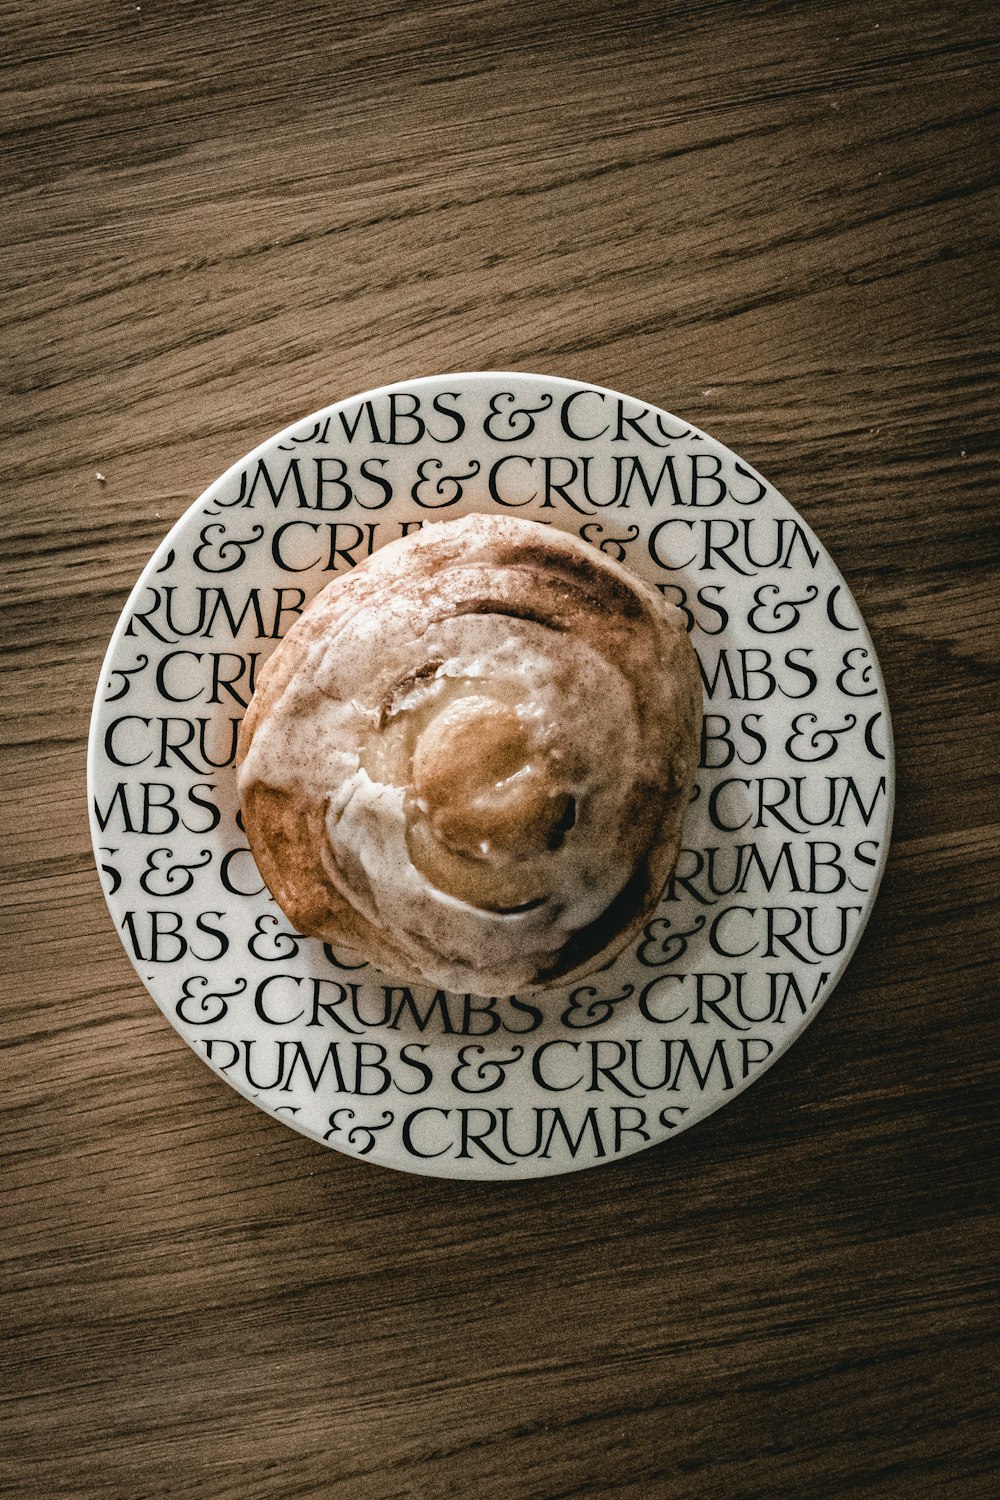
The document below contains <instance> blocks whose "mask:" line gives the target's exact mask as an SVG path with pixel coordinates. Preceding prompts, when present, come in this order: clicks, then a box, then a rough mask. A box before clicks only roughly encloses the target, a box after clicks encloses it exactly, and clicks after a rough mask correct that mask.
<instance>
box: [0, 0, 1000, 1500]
mask: <svg viewBox="0 0 1000 1500" xmlns="http://www.w3.org/2000/svg"><path fill="white" fill-rule="evenodd" d="M5 19H6V23H7V24H6V25H5V28H4V29H5V32H6V33H7V47H6V49H5V52H6V56H5V61H4V64H3V72H4V85H5V88H4V106H3V109H4V119H3V134H4V147H5V149H4V153H3V163H2V167H0V172H2V175H3V189H4V214H3V236H4V240H5V248H4V253H3V260H2V265H0V285H2V287H3V297H2V303H0V322H2V325H3V328H2V341H3V349H4V354H5V360H4V366H5V370H6V375H5V387H6V388H5V393H4V399H3V423H2V429H3V439H2V449H0V451H2V472H3V476H4V485H5V501H4V513H3V515H4V519H3V530H4V540H5V543H6V547H5V557H6V560H5V571H4V575H3V592H2V596H0V607H2V621H3V627H2V628H3V642H4V646H5V655H6V670H5V674H4V675H5V686H6V713H5V717H4V728H3V737H4V744H3V772H2V783H0V787H2V789H0V798H2V807H3V813H4V842H5V852H6V858H5V862H4V864H5V877H6V891H5V899H4V906H3V922H4V931H5V960H4V967H5V970H6V973H7V975H8V980H7V984H6V986H5V993H4V999H3V1043H4V1062H5V1069H4V1084H3V1091H2V1096H0V1108H2V1110H3V1148H4V1152H5V1164H4V1177H3V1183H4V1192H3V1195H2V1203H3V1214H4V1230H3V1237H2V1242H0V1243H2V1255H3V1262H4V1292H5V1295H4V1299H3V1306H4V1318H5V1324H6V1346H5V1358H4V1372H5V1373H4V1388H3V1401H2V1405H0V1424H2V1434H0V1437H2V1440H0V1452H2V1454H3V1457H2V1459H0V1494H3V1495H4V1496H10V1497H15V1500H22V1497H33V1496H44V1497H49V1496H95V1497H120V1500H138V1497H144V1496H149V1497H160V1496H181V1495H184V1496H199V1497H202V1496H203V1497H208V1500H230V1497H231V1500H237V1497H239V1500H254V1497H267V1500H271V1497H273V1500H288V1497H291V1496H310V1497H311V1496H316V1497H332V1500H357V1497H361V1500H369V1497H370V1500H394V1497H404V1496H405V1497H421V1500H424V1497H427V1500H436V1497H463V1500H464V1497H471V1496H476V1497H479V1496H482V1497H486V1500H528V1497H537V1500H555V1497H576V1496H608V1497H611V1496H614V1497H617V1500H646V1497H650V1496H657V1497H658V1496H665V1497H678V1500H709V1497H711V1500H729V1497H744V1496H745V1497H755V1496H768V1497H770V1500H798V1497H801V1496H803V1495H809V1496H812V1497H817V1500H818V1497H824V1496H837V1497H840V1496H844V1497H848V1496H850V1497H859V1500H860V1497H895V1496H907V1497H924V1496H941V1497H948V1500H952V1497H962V1500H964V1497H984V1500H985V1497H992V1496H993V1495H995V1494H996V1492H997V1477H996V1459H997V1454H996V1446H997V1445H996V1431H997V1415H998V1414H997V1409H996V1407H997V1403H996V1377H997V1371H996V1361H995V1348H996V1345H995V1343H994V1342H992V1341H991V1340H992V1339H994V1338H995V1332H996V1320H995V1308H996V1230H997V1222H996V1203H995V1186H996V1184H995V1177H994V1174H993V1171H992V1166H991V1161H990V1153H991V1148H990V1143H989V1139H988V1131H989V1128H990V1125H991V1114H992V1100H993V1097H994V1093H995V1088H996V1072H997V1070H996V1066H995V1063H994V1060H993V1059H994V1055H995V1042H996V1024H995V1006H996V993H997V961H998V957H1000V951H998V950H1000V941H998V938H1000V917H998V908H997V889H998V879H1000V871H998V855H997V848H998V838H997V834H998V825H1000V805H998V793H997V771H996V765H997V756H996V742H997V740H996V737H997V732H998V721H997V701H996V683H997V677H998V657H1000V620H998V607H997V594H996V573H995V569H996V563H997V551H998V547H997V540H998V538H997V524H996V468H995V463H996V432H995V416H994V413H995V391H996V374H997V363H998V345H997V334H998V319H997V300H996V292H995V278H996V273H995V265H993V263H992V260H991V257H992V255H993V252H994V251H995V248H996V243H995V241H996V223H997V200H998V197H1000V192H998V183H997V178H996V175H995V169H994V166H993V162H994V160H995V144H996V132H995V127H994V121H995V114H996V109H997V89H996V71H995V70H996V62H997V51H998V47H997V43H996V34H995V28H994V23H993V20H992V18H991V16H990V15H989V13H988V7H986V6H984V5H981V4H946V3H943V0H917V3H905V4H904V3H893V4H886V5H874V6H872V5H868V4H862V3H861V0H833V3H831V4H829V5H800V6H791V5H786V4H778V3H768V0H751V3H747V4H739V5H737V4H731V5H730V4H722V3H718V0H691V3H687V4H683V3H679V4H674V5H666V4H664V5H660V4H649V3H643V0H636V3H635V4H632V5H629V6H624V5H615V4H609V3H607V0H603V3H600V4H598V3H596V0H573V3H571V4H567V3H555V0H536V3H534V4H532V5H531V6H527V7H524V8H513V7H509V6H506V5H501V4H498V3H492V0H486V3H482V4H472V3H469V0H451V3H449V0H433V3H418V4H410V5H405V4H402V3H401V0H362V3H360V4H354V5H352V6H350V7H348V6H346V5H339V4H333V5H328V6H323V5H318V4H310V3H308V0H305V3H298V4H295V5H290V4H285V3H282V0H277V3H275V0H270V3H267V4H264V3H261V0H241V3H236V0H220V3H217V4H207V5H199V6H197V7H195V6H177V5H169V4H165V3H160V0H143V3H142V4H141V6H140V5H137V4H134V3H124V4H114V5H111V6H95V5H93V4H90V3H87V4H85V3H83V0H59V3H53V0H43V3H41V4H36V5H32V6H27V5H23V4H12V5H9V6H8V7H7V14H6V17H5ZM481 368H501V369H504V368H506V369H511V368H526V369H532V370H540V371H544V372H552V373H557V374H565V375H571V376H575V377H577V378H581V379H585V380H587V381H591V382H596V383H601V384H604V385H609V386H612V387H615V388H618V389H621V390H625V391H629V392H632V393H634V394H636V395H640V396H642V397H644V398H646V399H648V400H650V401H652V402H655V403H657V404H659V405H662V406H665V407H667V408H668V409H670V410H674V411H677V412H680V413H683V415H684V416H685V417H687V418H689V419H691V420H692V421H694V422H696V423H698V424H700V425H702V426H704V427H705V428H707V429H708V430H709V431H710V432H712V433H713V434H714V435H715V436H717V437H719V438H720V439H722V440H723V441H724V442H726V443H727V444H729V445H730V446H731V447H733V448H734V449H735V450H736V451H737V452H739V453H740V454H742V455H743V456H745V457H746V458H747V459H749V460H750V461H751V462H753V463H755V464H756V465H757V467H758V468H760V469H762V470H763V472H764V473H765V474H767V476H768V477H769V479H771V481H772V482H773V483H774V484H776V485H777V487H778V488H779V489H781V490H782V491H783V492H784V493H785V494H787V495H788V496H789V498H790V499H791V500H792V501H793V503H794V504H796V505H797V506H798V507H799V509H800V510H801V511H802V512H803V514H804V515H805V516H806V517H807V519H808V520H809V521H810V523H811V524H812V525H813V526H814V527H815V529H816V530H817V532H818V533H819V534H820V536H821V537H822V539H823V540H824V542H825V543H826V544H827V545H828V547H829V548H830V550H831V552H832V553H833V555H834V557H835V558H836V559H837V561H838V562H839V564H840V566H841V568H842V569H843V571H844V572H845V574H846V576H847V579H848V581H849V583H850V585H851V587H852V588H853V590H854V591H855V593H856V595H857V597H858V599H859V602H860V603H861V606H862V608H863V609H864V611H865V613H866V615H867V618H868V621H869V624H870V626H871V629H872V632H873V635H874V638H875V641H876V644H877V647H878V649H879V652H880V655H881V659H882V664H883V669H884V672H885V676H886V679H887V683H888V690H889V695H890V702H891V703H892V705H893V709H894V714H895V729H896V737H897V749H898V760H899V767H898V801H897V820H896V838H895V845H894V852H893V854H892V856H891V859H890V864H889V870H888V874H887V877H886V881H885V884H884V886H883V891H882V894H881V896H880V899H879V903H878V905H877V908H876V911H875V915H874V918H873V920H872V922H871V925H870V927H869V929H868V931H867V933H866V936H865V938H864V939H863V941H862V944H861V947H860V949H859V951H858V953H857V955H856V957H855V959H854V961H853V963H852V965H851V968H850V970H849V972H848V974H847V976H846V978H845V979H844V981H843V982H842V984H841V985H840V987H839V989H838V992H837V994H836V996H835V998H834V999H833V1001H832V1002H831V1003H830V1004H829V1005H828V1006H827V1008H826V1009H825V1011H824V1013H823V1015H822V1016H821V1017H820V1018H819V1019H818V1020H817V1022H816V1023H815V1024H814V1025H813V1026H812V1027H811V1028H810V1029H809V1031H808V1032H807V1033H806V1034H805V1036H804V1037H803V1038H802V1039H801V1040H800V1041H799V1042H798V1043H797V1045H796V1046H795V1048H794V1049H793V1051H792V1052H791V1053H790V1054H789V1056H788V1057H787V1058H786V1059H785V1060H783V1061H782V1062H781V1063H780V1064H779V1066H778V1067H777V1068H775V1070H774V1071H773V1072H772V1073H770V1074H768V1075H767V1077H766V1078H764V1079H763V1080H762V1081H761V1082H759V1083H758V1084H757V1086H756V1087H755V1088H754V1089H752V1090H751V1091H750V1092H749V1093H748V1094H746V1095H744V1096H743V1097H741V1098H739V1099H737V1100H736V1101H735V1102H734V1103H733V1104H732V1105H730V1106H729V1107H728V1108H727V1109H725V1110H724V1111H722V1112H721V1113H720V1114H718V1115H717V1116H714V1117H713V1118H712V1119H710V1120H708V1121H707V1122H706V1123H704V1124H702V1125H701V1126H699V1127H698V1128H697V1129H696V1130H694V1131H693V1132H691V1133H690V1134H688V1135H685V1136H683V1137H681V1138H680V1139H679V1140H677V1141H676V1142H673V1143H671V1144H670V1145H668V1146H665V1147H663V1148H660V1149H656V1150H653V1151H649V1152H646V1153H644V1154H642V1155H640V1156H639V1157H635V1158H632V1159H630V1160H626V1161H624V1162H622V1163H620V1164H618V1165H615V1166H612V1167H607V1168H604V1169H602V1170H600V1171H593V1172H588V1173H585V1174H582V1175H580V1176H577V1177H568V1178H559V1179H554V1180H549V1181H540V1182H537V1183H527V1184H521V1185H513V1184H508V1185H503V1186H499V1187H495V1186H489V1185H485V1184H463V1183H456V1182H437V1181H433V1180H427V1179H417V1178H407V1177H403V1176H399V1175H396V1174H394V1173H391V1172H387V1171H380V1170H378V1169H376V1168H373V1167H370V1166H367V1165H364V1164H357V1163H354V1162H352V1161H349V1160H347V1159H345V1158H342V1157H339V1156H337V1155H336V1154H335V1153H332V1152H326V1151H323V1150H322V1149H321V1148H320V1147H318V1146H315V1145H313V1144H312V1143H310V1142H309V1141H307V1140H305V1139H303V1138H300V1137H298V1136H296V1135H295V1134H293V1133H292V1132H290V1131H288V1130H286V1129H285V1128H284V1127H283V1126H281V1125H280V1124H279V1123H278V1122H277V1121H275V1120H273V1119H271V1118H268V1117H266V1116H264V1115H263V1114H261V1113H259V1112H257V1111H255V1110H253V1109H251V1108H249V1107H248V1106H247V1105H246V1104H245V1103H243V1102H242V1101H241V1100H240V1099H239V1098H237V1096H236V1095H235V1094H234V1093H232V1092H231V1091H229V1090H227V1089H225V1088H223V1087H221V1086H220V1084H219V1083H218V1082H217V1081H216V1079H215V1078H213V1077H212V1076H211V1074H210V1073H209V1072H208V1070H207V1069H205V1068H204V1067H203V1066H202V1064H201V1063H200V1062H198V1061H197V1060H196V1058H195V1057H194V1056H193V1055H192V1054H191V1053H190V1052H188V1051H187V1049H186V1048H185V1047H184V1046H183V1044H182V1043H181V1042H180V1040H179V1038H178V1037H177V1036H176V1035H175V1034H174V1033H173V1031H172V1030H171V1029H170V1027H169V1026H168V1025H167V1023H166V1022H165V1021H164V1020H163V1019H162V1018H161V1017H160V1016H159V1014H158V1012H157V1011H156V1010H155V1008H154V1006H153V1005H152V1003H151V1001H150V1000H149V999H148V997H147V996H146V993H145V991H144V990H143V989H142V988H141V986H140V985H139V983H138V981H137V980H136V979H135V977H134V976H133V975H132V973H131V970H130V969H129V966H128V964H127V962H126V959H125V955H124V953H123V951H122V949H121V946H120V944H119V941H118V939H117V936H116V934H115V932H114V929H113V927H112V925H111V923H110V921H109V919H108V916H107V914H106V910H105V907H104V902H103V899H102V896H101V892H100V888H99V885H98V880H97V876H96V873H95V870H94V868H93V863H92V859H91V856H90V852H89V839H88V833H87V825H86V808H85V799H84V745H85V736H86V730H87V722H88V717H89V710H90V702H91V697H92V692H93V688H94V684H95V681H96V677H97V673H98V669H99V665H100V660H101V657H102V654H103V651H104V647H105V645H106V642H107V639H108V637H109V635H110V632H111V629H112V627H113V624H114V622H115V619H116V617H117V615H118V612H119V610H120V609H121V606H122V604H123V603H124V600H125V598H126V596H127V593H128V591H129V588H130V587H131V584H132V582H133V581H134V579H135V577H136V576H137V574H138V572H139V571H140V569H141V567H142V565H143V563H144V562H145V560H146V558H147V557H148V555H149V554H150V552H151V551H152V549H153V547H154V545H155V544H156V542H157V541H158V540H159V539H160V537H161V536H162V535H163V534H164V532H165V531H166V530H167V528H168V526H169V525H170V524H171V523H172V522H173V521H174V520H175V519H176V517H177V516H179V515H180V514H181V512H182V511H183V510H184V509H185V508H186V507H187V505H188V504H189V503H190V502H191V501H192V500H193V498H194V497H195V496H196V495H197V494H198V493H199V492H200V491H201V490H202V489H203V488H204V487H205V486H206V485H207V484H208V483H209V482H210V481H211V480H212V479H214V478H215V477H216V475H217V474H218V473H220V472H221V471H222V470H223V469H224V468H225V467H227V466H228V464H229V463H230V462H232V461H233V459H235V458H237V457H239V456H240V455H241V454H243V453H244V452H246V451H247V450H248V449H249V448H251V447H252V446H254V445H255V444H256V443H257V442H259V441H260V440H262V439H263V438H264V437H266V436H268V435H269V434H270V433H271V432H273V431H276V430H277V429H278V428H279V427H281V426H283V425H285V423H287V422H288V421H290V420H292V419H294V418H296V417H298V416H301V415H304V414H305V413H307V412H309V411H312V410H314V409H315V408H317V407H319V406H322V405H324V404H326V403H328V402H331V401H333V400H336V399H338V398H340V397H343V396H346V395H349V394H351V393H353V392H355V391H359V390H363V389H365V388H368V387H371V386H374V385H378V384H381V383H383V382H385V381H389V380H393V379H399V378H404V377H408V376H411V375H417V374H423V373H428V372H433V371H436V370H447V369H481ZM98 472H99V473H100V474H102V475H104V476H105V478H104V480H103V481H102V480H100V479H99V478H98V477H97V475H98Z"/></svg>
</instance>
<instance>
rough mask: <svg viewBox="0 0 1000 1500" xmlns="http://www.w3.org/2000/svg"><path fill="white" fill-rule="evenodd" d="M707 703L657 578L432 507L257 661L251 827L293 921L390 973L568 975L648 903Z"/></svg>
mask: <svg viewBox="0 0 1000 1500" xmlns="http://www.w3.org/2000/svg"><path fill="white" fill-rule="evenodd" d="M700 723H701V687H700V681H699V676H698V668H697V661H696V658H695V654H694V650H693V648H692V646H691V644H690V642H689V640H688V637H687V633H686V631H685V628H684V622H683V618H682V616H681V614H680V612H679V611H678V610H677V609H675V608H674V606H673V605H671V604H668V603H666V602H665V601H664V600H663V599H662V597H661V596H660V595H659V594H658V593H657V592H656V591H655V590H654V589H652V588H650V587H649V586H648V585H646V584H644V583H642V582H640V581H639V580H637V579H636V578H634V577H633V576H632V575H631V574H629V573H628V572H626V570H625V569H624V568H623V567H621V566H620V564H618V563H616V562H613V561H612V560H611V559H610V558H608V557H607V556H605V555H604V554H603V553H601V552H599V551H597V550H596V549H594V548H593V547H591V546H590V545H588V544H587V543H586V542H583V541H580V540H579V539H578V538H576V537H574V536H569V535H566V534H565V533H563V532H560V531H556V530H554V529H553V528H551V527H549V526H545V525H542V524H540V523H538V522H535V521H524V520H520V519H516V518H513V517H506V516H493V515H471V516H467V517H465V518H464V519H462V520H458V521H449V522H444V523H437V524H432V525H429V526H426V527H425V528H423V529H422V530H420V531H419V532H416V533H414V534H411V535H410V536H408V537H406V538H405V539H404V540H403V541H399V542H394V543H391V544H389V545H388V546H386V547H383V548H382V549H381V551H379V552H376V553H375V554H374V555H373V556H372V557H371V558H369V559H367V561H365V562H364V563H363V564H361V565H360V566H358V567H357V568H355V569H354V570H353V571H352V572H350V573H346V574H344V575H343V576H341V577H339V578H336V579H334V581H333V582H332V583H330V584H329V585H328V586H327V587H326V588H325V589H324V590H323V591H322V592H321V593H320V594H319V595H318V596H317V597H316V598H315V599H314V600H313V602H312V604H311V605H310V606H309V607H308V609H307V610H306V611H305V612H304V614H303V615H302V616H301V618H300V619H299V620H298V621H297V622H296V624H295V625H294V627H293V628H292V629H291V630H290V631H289V633H288V635H287V636H286V637H285V639H284V640H283V641H282V642H281V644H280V645H279V647H278V649H277V650H276V651H275V653H274V655H273V656H272V657H271V658H270V660H269V661H268V663H267V665H266V666H265V668H264V670H263V671H262V673H261V675H260V679H259V685H258V688H257V691H256V693H255V695H254V698H253V700H252V702H251V704H250V707H249V709H248V711H247V714H246V717H245V719H244V721H243V725H242V729H241V732H240V740H239V750H238V760H239V762H240V772H239V786H240V793H241V797H242V802H243V819H244V823H245V826H246V831H247V837H248V839H249V842H250V847H251V849H252V851H253V854H254V857H255V859H256V861H257V865H258V867H259V869H260V872H261V875H262V876H263V878H264V880H265V881H266V882H267V884H268V886H269V887H270V889H271V892H272V893H273V895H274V897H275V899H276V900H277V902H278V904H279V906H280V907H281V908H282V910H283V911H284V912H285V914H286V916H287V917H288V918H289V920H290V921H291V922H292V923H293V925H294V926H295V928H296V930H297V931H298V932H301V933H307V934H309V935H311V936H314V937H318V938H322V939H323V940H324V941H327V942H330V943H332V944H334V945H336V946H338V947H340V946H344V947H347V948H350V949H353V950H355V951H356V952H357V953H359V954H361V955H362V956H363V957H365V958H367V959H368V960H369V961H370V962H372V963H373V964H375V965H376V966H377V967H378V968H380V969H383V970H385V971H386V972H387V973H388V974H389V975H391V976H392V977H393V978H395V979H399V980H402V981H406V982H410V983H427V984H433V985H438V986H441V987H443V988H445V989H451V990H458V991H471V992H473V993H476V994H506V993H510V992H512V991H517V990H521V991H524V990H532V989H539V988H544V987H545V986H548V985H555V984H564V983H568V982H570V981H572V980H575V979H577V978H578V977H580V976H582V975H585V974H587V973H589V972H591V971H592V970H594V969H595V968H598V967H600V966H601V965H602V964H604V963H605V962H607V961H608V960H609V959H610V958H611V957H613V955H614V954H616V953H617V952H618V951H619V950H620V949H621V948H622V947H624V945H625V943H626V942H627V941H628V939H629V938H630V937H631V936H633V934H634V933H635V932H636V931H637V930H638V928H639V927H640V926H641V925H642V923H643V921H644V920H645V919H646V918H647V917H648V915H649V913H650V912H651V910H652V909H653V907H654V906H655V905H656V902H657V900H658V898H659V896H660V893H661V891H662V889H663V886H664V885H665V883H666V880H667V876H668V875H669V873H670V871H671V869H672V868H673V864H674V861H675V859H676V857H677V851H678V848H679V846H680V837H681V823H682V819H683V815H684V809H685V806H686V804H687V802H688V799H689V797H690V793H691V784H692V778H693V775H694V771H695V767H696V764H697V758H698V733H699V728H700Z"/></svg>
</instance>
